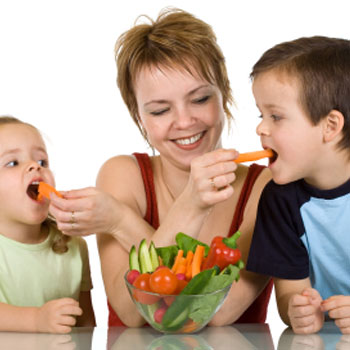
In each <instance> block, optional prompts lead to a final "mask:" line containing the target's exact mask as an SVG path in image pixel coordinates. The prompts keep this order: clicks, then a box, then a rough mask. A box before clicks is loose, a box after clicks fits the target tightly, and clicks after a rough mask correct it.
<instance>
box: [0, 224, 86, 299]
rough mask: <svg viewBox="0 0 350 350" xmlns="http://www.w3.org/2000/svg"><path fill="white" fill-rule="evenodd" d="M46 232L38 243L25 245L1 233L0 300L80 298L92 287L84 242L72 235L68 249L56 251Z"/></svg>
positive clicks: (51, 231)
mask: <svg viewBox="0 0 350 350" xmlns="http://www.w3.org/2000/svg"><path fill="white" fill-rule="evenodd" d="M56 234H57V231H56V229H55V228H53V227H50V231H49V235H48V237H47V239H46V240H45V241H44V242H41V243H39V244H24V243H20V242H17V241H14V240H12V239H9V238H7V237H5V236H2V235H0V302H2V303H6V304H11V305H16V306H42V305H43V304H45V303H46V302H48V301H50V300H53V299H59V298H64V297H70V298H74V299H76V300H79V293H80V292H81V291H89V290H90V289H91V288H92V283H91V277H90V267H89V258H88V251H87V244H86V242H85V240H84V239H83V238H80V237H72V238H71V240H70V241H69V242H68V247H69V249H68V251H67V252H66V253H63V254H57V253H55V252H54V251H53V250H52V248H51V247H52V241H53V239H54V237H55V235H56Z"/></svg>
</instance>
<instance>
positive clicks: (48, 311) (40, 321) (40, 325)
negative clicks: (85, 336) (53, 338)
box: [36, 298, 83, 333]
mask: <svg viewBox="0 0 350 350" xmlns="http://www.w3.org/2000/svg"><path fill="white" fill-rule="evenodd" d="M82 313H83V310H82V309H81V308H80V307H79V303H78V302H77V301H76V300H74V299H71V298H62V299H56V300H51V301H48V302H47V303H45V304H44V305H43V306H42V307H40V308H39V309H38V312H37V315H36V324H37V329H38V332H40V333H69V332H70V331H71V330H72V327H73V326H74V325H75V323H76V316H80V315H82Z"/></svg>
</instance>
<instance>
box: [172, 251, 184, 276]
mask: <svg viewBox="0 0 350 350" xmlns="http://www.w3.org/2000/svg"><path fill="white" fill-rule="evenodd" d="M183 255H184V251H183V250H182V249H179V250H178V252H177V255H176V258H175V261H174V265H173V267H172V268H171V271H173V272H174V273H175V271H176V269H177V267H178V265H179V264H180V261H181V259H182V257H183Z"/></svg>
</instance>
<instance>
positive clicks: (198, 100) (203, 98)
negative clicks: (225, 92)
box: [193, 95, 210, 104]
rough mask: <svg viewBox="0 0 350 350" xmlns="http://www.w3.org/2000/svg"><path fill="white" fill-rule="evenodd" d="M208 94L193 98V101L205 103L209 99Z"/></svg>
mask: <svg viewBox="0 0 350 350" xmlns="http://www.w3.org/2000/svg"><path fill="white" fill-rule="evenodd" d="M209 98H210V96H209V95H207V96H204V97H201V98H198V99H195V100H193V102H194V103H198V104H201V103H205V102H207V101H208V100H209Z"/></svg>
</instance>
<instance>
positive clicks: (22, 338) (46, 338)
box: [0, 327, 94, 350]
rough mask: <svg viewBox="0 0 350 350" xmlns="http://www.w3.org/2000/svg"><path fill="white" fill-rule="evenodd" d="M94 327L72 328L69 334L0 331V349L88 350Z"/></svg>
mask: <svg viewBox="0 0 350 350" xmlns="http://www.w3.org/2000/svg"><path fill="white" fill-rule="evenodd" d="M93 331H94V328H90V327H89V328H74V329H73V331H72V332H71V333H69V334H48V333H17V332H0V349H1V350H3V349H4V350H72V349H76V350H89V349H91V342H92V334H93Z"/></svg>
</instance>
